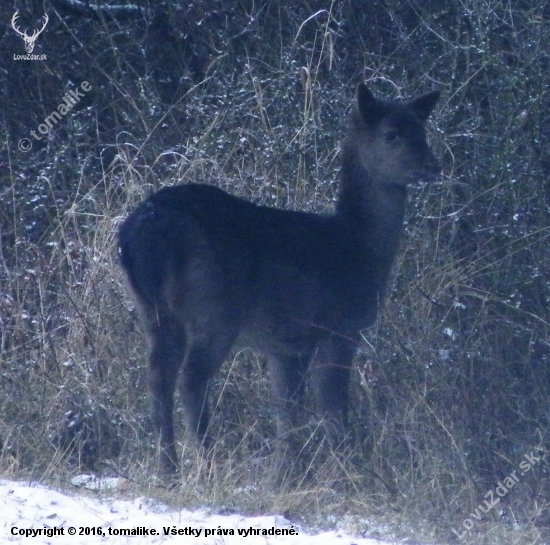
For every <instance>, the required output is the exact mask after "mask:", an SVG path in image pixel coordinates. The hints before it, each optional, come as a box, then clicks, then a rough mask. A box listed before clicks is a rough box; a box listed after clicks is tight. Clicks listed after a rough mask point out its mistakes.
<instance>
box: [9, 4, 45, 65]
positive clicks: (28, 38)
mask: <svg viewBox="0 0 550 545" xmlns="http://www.w3.org/2000/svg"><path fill="white" fill-rule="evenodd" d="M18 17H19V10H17V11H16V12H15V13H14V14H13V17H12V18H11V26H12V27H13V30H15V32H17V34H19V36H21V38H23V41H24V42H25V51H26V52H27V54H26V55H15V54H14V55H13V58H14V60H45V59H46V55H33V54H32V52H33V50H34V45H35V42H36V39H37V38H38V36H40V34H41V33H42V31H43V30H44V29H45V28H46V25H47V24H48V21H49V20H50V19H49V17H48V16H47V15H46V14H44V16H43V17H42V27H41V28H40V29H33V30H32V34H31V35H29V34H28V32H29V29H25V30H24V31H22V30H21V29H20V28H19V24H18V22H17V18H18Z"/></svg>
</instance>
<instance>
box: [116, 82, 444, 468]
mask: <svg viewBox="0 0 550 545" xmlns="http://www.w3.org/2000/svg"><path fill="white" fill-rule="evenodd" d="M437 98H438V93H430V94H428V95H424V96H423V97H420V98H418V99H416V100H414V101H412V102H410V103H405V104H402V103H394V102H383V101H379V100H377V99H375V98H374V97H373V96H372V95H371V93H370V92H369V91H368V89H367V88H366V87H365V86H364V85H360V86H359V88H358V108H357V110H356V111H355V112H354V114H353V117H352V122H351V126H350V131H349V134H348V138H347V140H346V142H345V143H344V147H343V166H342V171H341V179H340V193H339V197H338V202H337V206H336V211H335V213H334V214H333V215H328V216H323V215H318V214H311V213H306V212H294V211H286V210H280V209H275V208H269V207H265V206H258V205H255V204H253V203H250V202H247V201H245V200H243V199H240V198H238V197H234V196H232V195H229V194H228V193H225V192H224V191H222V190H220V189H217V188H215V187H213V186H206V185H197V184H189V185H184V186H176V187H168V188H164V189H162V190H160V191H159V192H157V193H156V194H154V195H152V196H151V197H150V198H149V199H147V200H146V201H144V202H143V203H142V204H141V205H139V206H138V208H137V209H136V211H135V212H133V213H132V214H131V215H130V216H129V218H128V219H127V220H126V221H125V222H124V223H123V225H122V226H121V229H120V233H119V246H120V253H121V262H122V266H123V268H124V269H125V272H126V275H127V277H128V283H129V286H130V289H131V291H132V292H133V294H134V297H135V299H136V301H137V303H138V306H139V308H140V313H141V317H142V321H143V324H144V327H145V329H146V331H147V334H148V338H149V341H150V349H151V353H150V387H151V393H152V402H153V416H154V420H155V424H156V427H157V429H158V431H159V434H160V443H161V461H162V464H163V467H164V468H165V469H166V470H167V471H172V470H174V469H176V468H177V463H176V460H177V458H176V453H175V448H174V432H173V416H172V414H173V397H174V389H175V385H176V383H177V382H178V380H179V384H180V389H181V394H182V399H183V403H184V405H185V408H186V414H187V419H188V431H189V432H191V433H192V434H194V435H195V436H196V437H197V439H198V441H199V442H204V441H205V440H206V437H207V434H206V432H207V427H208V422H209V413H208V409H207V403H206V393H207V384H208V380H209V379H210V378H211V377H212V376H213V374H214V373H215V372H216V371H217V370H218V369H219V367H220V366H221V364H222V363H223V361H224V359H225V358H226V357H227V356H228V354H229V352H230V350H231V349H232V347H233V346H235V345H242V346H247V347H250V348H253V349H255V350H258V351H259V352H261V353H263V354H265V355H266V356H267V358H268V361H269V370H270V375H271V379H272V382H273V387H274V393H275V398H276V401H277V404H278V410H277V422H278V434H279V435H280V436H284V435H287V434H288V433H289V432H290V431H291V429H292V428H293V426H295V425H296V423H297V418H298V411H297V404H296V401H297V400H298V399H299V397H300V394H301V393H302V391H303V388H304V378H305V375H306V372H307V371H308V369H311V371H312V373H311V374H312V377H313V381H314V385H315V390H316V395H317V411H318V413H319V415H320V416H321V417H323V418H325V420H326V422H327V423H330V428H331V429H332V430H336V435H338V434H341V433H342V432H343V430H345V427H346V424H347V409H348V385H349V378H350V370H351V365H352V360H353V356H354V354H355V352H356V350H357V346H358V344H359V341H360V335H361V331H362V330H364V329H366V328H368V327H370V326H372V325H373V324H374V322H375V320H376V315H377V312H378V308H379V305H380V302H381V300H382V299H383V297H384V294H385V290H386V283H387V279H388V275H389V271H390V267H391V264H392V262H393V260H394V257H395V253H396V251H397V247H398V241H399V236H400V234H401V231H402V223H403V215H404V210H405V204H406V185H407V183H409V182H411V181H413V180H415V179H418V178H422V177H423V178H431V177H433V176H434V175H435V174H436V173H437V172H438V166H437V163H436V160H435V158H434V156H433V154H432V152H431V151H430V149H429V147H428V145H427V143H426V139H425V134H424V129H423V123H424V121H425V120H426V119H427V117H428V115H429V114H430V112H431V110H432V109H433V107H434V105H435V103H436V101H437Z"/></svg>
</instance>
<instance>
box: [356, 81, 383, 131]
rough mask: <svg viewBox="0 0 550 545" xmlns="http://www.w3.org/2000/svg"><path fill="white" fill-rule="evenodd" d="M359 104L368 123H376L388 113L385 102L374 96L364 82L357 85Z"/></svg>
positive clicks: (360, 111)
mask: <svg viewBox="0 0 550 545" xmlns="http://www.w3.org/2000/svg"><path fill="white" fill-rule="evenodd" d="M357 106H358V107H359V113H360V114H361V118H362V119H363V121H364V122H365V123H366V124H367V125H376V124H377V123H378V122H379V121H380V120H381V119H382V118H383V117H384V114H385V113H386V110H385V107H384V104H383V103H382V102H380V101H379V100H376V98H374V95H373V94H372V93H371V92H370V91H369V89H368V87H367V86H366V85H365V84H364V83H360V84H359V85H358V86H357Z"/></svg>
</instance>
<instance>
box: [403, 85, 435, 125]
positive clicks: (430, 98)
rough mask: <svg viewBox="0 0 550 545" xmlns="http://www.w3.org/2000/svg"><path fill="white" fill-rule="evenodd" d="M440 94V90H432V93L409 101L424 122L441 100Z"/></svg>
mask: <svg viewBox="0 0 550 545" xmlns="http://www.w3.org/2000/svg"><path fill="white" fill-rule="evenodd" d="M439 94H440V93H439V91H432V92H431V93H428V94H426V95H422V96H421V97H418V98H415V99H414V100H412V101H411V102H409V107H410V108H411V109H412V110H413V111H414V112H415V114H416V115H417V116H418V117H419V118H420V119H421V121H422V122H424V121H426V119H428V117H429V116H430V114H431V113H432V110H433V109H434V107H435V105H436V103H437V101H438V100H439Z"/></svg>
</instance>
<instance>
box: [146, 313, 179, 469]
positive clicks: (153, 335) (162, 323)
mask: <svg viewBox="0 0 550 545" xmlns="http://www.w3.org/2000/svg"><path fill="white" fill-rule="evenodd" d="M149 330H150V341H151V354H150V358H149V388H150V391H151V403H152V413H153V422H154V425H155V428H156V430H157V433H158V436H159V443H160V465H161V469H162V471H163V472H164V473H167V474H170V473H175V472H177V471H178V469H179V464H178V463H177V456H176V448H175V445H174V390H175V385H176V380H177V376H178V371H179V369H180V367H181V364H182V362H183V359H184V357H185V350H186V339H185V334H184V331H183V328H181V327H180V326H179V324H178V323H177V321H176V320H175V319H168V318H166V317H165V318H163V319H161V318H157V323H156V324H155V327H154V328H149Z"/></svg>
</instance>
